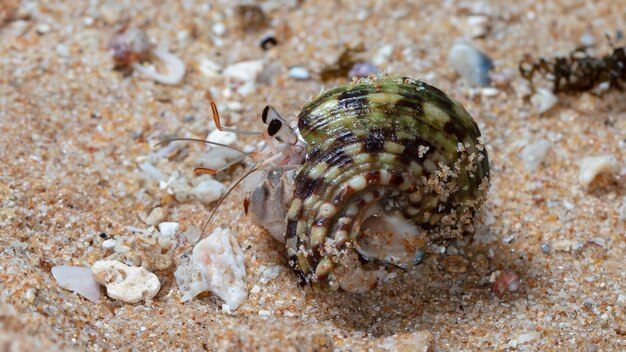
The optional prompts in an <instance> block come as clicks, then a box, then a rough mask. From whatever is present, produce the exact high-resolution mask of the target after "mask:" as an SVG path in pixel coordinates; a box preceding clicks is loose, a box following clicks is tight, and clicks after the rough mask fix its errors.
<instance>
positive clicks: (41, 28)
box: [35, 23, 52, 34]
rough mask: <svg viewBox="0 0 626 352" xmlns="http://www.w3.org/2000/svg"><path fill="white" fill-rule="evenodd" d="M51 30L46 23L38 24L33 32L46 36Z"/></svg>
mask: <svg viewBox="0 0 626 352" xmlns="http://www.w3.org/2000/svg"><path fill="white" fill-rule="evenodd" d="M51 29H52V27H50V25H49V24H47V23H41V24H38V25H37V27H35V31H36V32H37V34H46V33H48V32H50V30H51Z"/></svg>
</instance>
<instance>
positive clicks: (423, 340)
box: [381, 330, 435, 352]
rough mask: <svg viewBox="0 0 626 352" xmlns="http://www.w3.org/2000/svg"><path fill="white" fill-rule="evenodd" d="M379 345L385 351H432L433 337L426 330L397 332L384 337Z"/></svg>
mask: <svg viewBox="0 0 626 352" xmlns="http://www.w3.org/2000/svg"><path fill="white" fill-rule="evenodd" d="M381 346H382V347H383V348H384V349H383V350H386V351H396V352H434V351H435V338H434V336H433V334H432V333H431V332H430V331H428V330H422V331H416V332H412V333H398V334H394V335H392V336H389V337H386V338H385V339H384V340H383V342H382V343H381Z"/></svg>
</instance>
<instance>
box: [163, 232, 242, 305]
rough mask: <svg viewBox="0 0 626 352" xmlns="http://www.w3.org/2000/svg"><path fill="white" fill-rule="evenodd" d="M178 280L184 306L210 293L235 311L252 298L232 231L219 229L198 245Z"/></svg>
mask: <svg viewBox="0 0 626 352" xmlns="http://www.w3.org/2000/svg"><path fill="white" fill-rule="evenodd" d="M174 276H175V277H176V283H177V284H178V288H179V289H180V291H181V292H182V293H183V298H182V301H183V302H186V301H188V300H190V299H191V298H193V297H195V296H197V295H198V294H200V293H201V292H203V291H206V290H209V291H211V292H212V293H214V294H215V295H217V296H218V297H220V298H221V299H222V300H223V301H224V302H225V303H226V304H227V305H228V306H229V307H230V309H233V310H235V309H237V308H239V306H240V305H241V304H242V303H243V301H244V300H245V299H246V297H247V295H248V293H247V290H246V269H245V267H244V265H243V251H242V250H241V248H240V247H239V243H237V240H236V239H235V237H234V236H232V234H231V232H230V230H229V229H222V228H220V227H218V228H216V229H215V230H214V231H213V233H211V235H210V236H208V237H207V238H205V239H204V240H202V241H200V242H198V244H196V246H195V247H194V248H193V254H192V256H191V261H190V263H189V264H186V265H181V266H179V267H178V268H177V269H176V272H175V273H174Z"/></svg>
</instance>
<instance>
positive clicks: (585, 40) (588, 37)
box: [578, 32, 596, 47]
mask: <svg viewBox="0 0 626 352" xmlns="http://www.w3.org/2000/svg"><path fill="white" fill-rule="evenodd" d="M578 42H579V43H580V44H581V45H582V46H584V47H590V46H594V45H595V44H596V38H595V37H594V36H593V34H591V33H589V32H585V33H583V34H582V35H581V36H580V38H578Z"/></svg>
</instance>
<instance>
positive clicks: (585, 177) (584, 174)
mask: <svg viewBox="0 0 626 352" xmlns="http://www.w3.org/2000/svg"><path fill="white" fill-rule="evenodd" d="M617 172H619V164H618V163H617V159H615V157H614V156H612V155H601V156H588V157H585V158H583V160H582V161H581V163H580V175H579V179H580V183H582V185H583V186H585V187H589V186H590V185H591V184H592V183H593V180H595V179H596V177H598V176H599V175H600V174H614V173H617Z"/></svg>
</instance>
